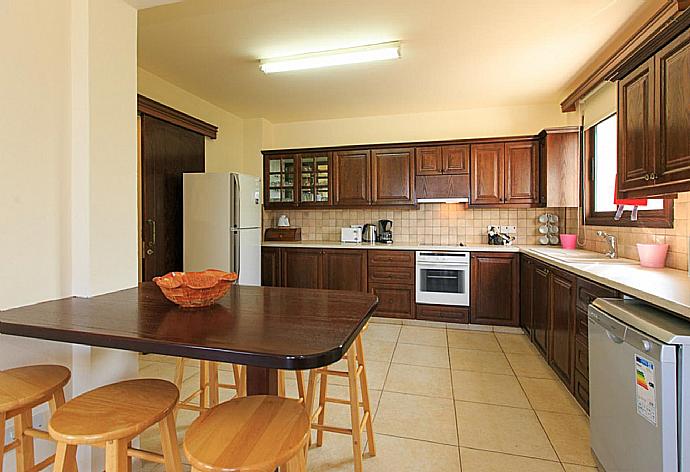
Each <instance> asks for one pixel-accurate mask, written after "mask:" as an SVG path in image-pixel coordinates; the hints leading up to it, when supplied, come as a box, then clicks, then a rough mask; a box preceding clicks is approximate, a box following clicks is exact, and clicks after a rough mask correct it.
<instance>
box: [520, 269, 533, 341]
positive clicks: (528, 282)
mask: <svg viewBox="0 0 690 472" xmlns="http://www.w3.org/2000/svg"><path fill="white" fill-rule="evenodd" d="M533 278H534V264H533V263H532V260H531V259H530V258H528V257H525V256H522V257H521V259H520V326H521V327H522V329H524V330H525V332H526V333H527V336H529V337H530V338H531V337H532V290H533V287H532V281H533Z"/></svg>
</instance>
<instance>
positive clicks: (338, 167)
mask: <svg viewBox="0 0 690 472" xmlns="http://www.w3.org/2000/svg"><path fill="white" fill-rule="evenodd" d="M370 160H371V152H370V151H368V150H364V151H336V152H334V153H333V182H334V183H333V190H334V195H333V202H334V203H335V205H340V206H360V205H369V204H370V203H371V193H370V192H371V173H370V172H371V164H370Z"/></svg>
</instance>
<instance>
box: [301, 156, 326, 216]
mask: <svg viewBox="0 0 690 472" xmlns="http://www.w3.org/2000/svg"><path fill="white" fill-rule="evenodd" d="M332 166H333V163H332V154H331V153H330V152H312V153H304V154H300V155H299V167H300V172H299V181H298V184H297V185H298V188H299V193H298V197H299V204H300V206H303V207H311V206H313V207H328V206H330V205H332V204H333V192H332V189H333V172H332Z"/></svg>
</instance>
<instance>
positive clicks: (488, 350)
mask: <svg viewBox="0 0 690 472" xmlns="http://www.w3.org/2000/svg"><path fill="white" fill-rule="evenodd" d="M383 321H386V320H383ZM364 347H365V354H366V356H367V372H368V376H369V380H370V388H371V397H372V402H373V404H372V409H373V410H374V430H375V432H376V441H377V443H376V447H377V455H376V457H368V455H367V457H366V458H365V459H364V470H365V471H370V472H375V471H391V470H402V471H415V472H423V471H435V472H438V471H462V472H503V471H511V472H523V471H524V472H552V471H553V472H557V471H558V472H564V471H565V472H594V471H596V469H595V468H594V462H593V459H592V456H591V454H590V450H589V423H588V419H587V416H585V414H584V413H583V411H582V410H581V409H580V407H579V405H578V404H577V403H576V402H575V400H574V399H573V398H572V396H571V395H570V394H569V393H568V391H567V390H566V389H565V388H564V387H563V385H562V384H561V383H560V381H559V380H557V379H556V377H555V375H554V374H553V372H552V371H551V369H550V368H549V367H548V365H547V364H546V363H545V362H544V361H543V359H542V358H541V357H540V356H539V354H538V353H537V352H536V351H535V349H534V348H533V346H532V345H531V344H530V343H529V341H528V339H527V338H526V337H525V336H523V335H521V334H512V333H510V334H509V333H500V332H496V333H494V332H491V331H489V332H486V331H482V332H480V331H470V330H458V329H451V328H446V326H445V325H444V324H435V325H434V324H426V325H401V324H390V323H387V322H381V321H378V320H375V321H374V322H372V323H371V324H370V327H369V330H368V331H367V333H366V334H365V335H364ZM173 362H174V361H173V360H172V359H170V358H164V357H160V356H142V360H141V363H140V374H141V376H143V377H162V378H167V379H172V378H173V372H174V364H173ZM192 364H194V363H192ZM198 375H199V374H198V369H197V368H195V367H191V366H190V367H188V369H187V375H186V380H185V385H184V388H183V390H184V391H183V394H185V393H187V392H191V391H192V390H193V389H194V388H195V386H196V385H198ZM222 375H223V376H226V377H228V379H226V380H230V379H231V378H232V373H231V372H228V371H223V372H222ZM288 378H289V382H290V383H289V384H288V392H289V393H290V392H293V393H294V391H295V384H294V377H293V376H288ZM345 381H346V379H342V378H333V379H332V380H331V381H330V382H331V383H332V384H333V386H332V387H330V386H329V396H330V395H334V396H340V397H342V398H346V395H347V389H346V387H345V385H346V384H345ZM329 407H330V408H331V409H330V410H329V411H328V413H327V415H328V416H327V417H328V418H329V422H333V423H335V424H339V425H343V426H349V411H348V409H347V408H348V407H346V406H344V405H332V406H330V405H329ZM195 416H196V415H195V414H194V413H193V412H187V411H183V412H181V413H180V414H179V416H178V435H179V438H180V441H181V439H182V437H183V435H184V430H185V429H186V427H188V426H189V424H190V423H191V421H193V420H194V418H195ZM156 436H157V432H156V431H150V432H148V433H147V434H146V435H145V436H144V437H143V438H142V445H143V446H144V447H147V448H152V449H158V446H157V437H156ZM145 470H146V471H156V472H158V471H162V470H163V469H162V466H147V467H146V468H145ZM309 470H310V471H319V472H320V471H334V472H335V471H338V472H340V471H351V470H353V465H352V449H351V442H350V437H349V436H341V435H337V434H330V433H326V435H325V439H324V445H323V447H321V448H316V447H312V449H311V450H310V453H309Z"/></svg>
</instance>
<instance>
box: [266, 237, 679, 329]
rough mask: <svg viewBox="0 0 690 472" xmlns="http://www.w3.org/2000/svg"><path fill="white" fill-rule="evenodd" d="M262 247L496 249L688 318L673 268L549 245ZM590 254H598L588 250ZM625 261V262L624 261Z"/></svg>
mask: <svg viewBox="0 0 690 472" xmlns="http://www.w3.org/2000/svg"><path fill="white" fill-rule="evenodd" d="M263 246H265V247H303V248H323V249H347V248H350V249H393V250H407V251H416V250H437V251H443V250H445V251H497V252H521V253H523V254H528V255H529V256H531V257H533V258H535V259H539V260H541V261H543V262H546V263H548V264H551V265H552V266H555V267H558V268H560V269H563V270H565V271H568V272H571V273H573V274H576V275H578V276H580V277H584V278H586V279H589V280H592V281H594V282H598V283H600V284H602V285H606V286H608V287H611V288H615V289H616V290H619V291H621V292H623V293H624V294H626V295H630V296H632V297H635V298H639V299H640V300H644V301H646V302H648V303H651V304H652V305H656V306H658V307H660V308H663V309H665V310H667V311H669V312H672V313H675V314H677V315H680V316H682V317H684V318H687V319H690V277H688V273H687V272H686V271H683V270H677V269H670V268H664V269H648V268H645V267H641V266H640V265H639V262H637V261H633V260H629V259H628V260H626V259H622V258H621V259H619V260H618V261H617V262H607V261H605V260H604V261H602V262H596V263H593V262H565V261H563V260H560V259H557V258H555V257H551V256H548V255H545V254H543V253H540V252H538V251H539V249H544V248H545V247H551V248H553V246H490V245H488V244H473V245H469V246H464V247H463V246H436V245H419V244H410V243H393V244H379V243H376V244H372V243H361V244H359V243H341V242H338V241H300V242H264V243H263ZM591 254H592V256H597V255H599V254H598V253H594V252H591ZM625 262H627V263H625Z"/></svg>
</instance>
